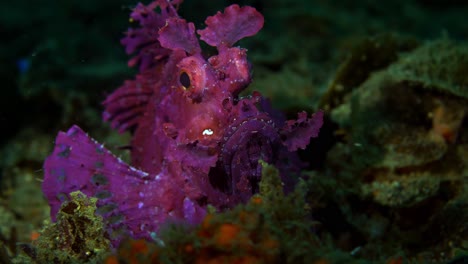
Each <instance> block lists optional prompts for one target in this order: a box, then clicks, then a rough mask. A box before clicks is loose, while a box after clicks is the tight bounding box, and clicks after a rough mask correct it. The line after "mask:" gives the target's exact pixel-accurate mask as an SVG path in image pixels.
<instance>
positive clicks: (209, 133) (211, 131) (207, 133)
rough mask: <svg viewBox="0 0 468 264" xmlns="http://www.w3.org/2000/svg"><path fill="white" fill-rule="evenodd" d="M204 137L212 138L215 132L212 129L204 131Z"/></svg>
mask: <svg viewBox="0 0 468 264" xmlns="http://www.w3.org/2000/svg"><path fill="white" fill-rule="evenodd" d="M202 135H203V136H211V135H213V130H211V129H210V128H207V129H205V130H203V133H202Z"/></svg>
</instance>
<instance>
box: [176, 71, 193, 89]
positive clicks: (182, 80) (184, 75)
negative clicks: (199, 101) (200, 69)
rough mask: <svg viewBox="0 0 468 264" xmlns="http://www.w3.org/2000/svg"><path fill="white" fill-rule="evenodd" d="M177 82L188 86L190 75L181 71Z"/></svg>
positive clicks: (186, 87)
mask: <svg viewBox="0 0 468 264" xmlns="http://www.w3.org/2000/svg"><path fill="white" fill-rule="evenodd" d="M179 82H180V84H182V86H183V87H184V88H185V89H188V88H189V87H190V85H191V84H190V76H189V75H188V74H187V73H186V72H182V73H181V74H180V76H179Z"/></svg>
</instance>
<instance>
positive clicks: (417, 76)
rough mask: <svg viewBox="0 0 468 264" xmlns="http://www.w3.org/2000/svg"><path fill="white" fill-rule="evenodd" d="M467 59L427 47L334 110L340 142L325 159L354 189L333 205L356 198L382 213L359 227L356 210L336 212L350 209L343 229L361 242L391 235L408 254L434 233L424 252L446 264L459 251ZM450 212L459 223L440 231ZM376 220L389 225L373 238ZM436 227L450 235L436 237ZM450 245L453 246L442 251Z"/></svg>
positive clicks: (437, 44) (443, 44)
mask: <svg viewBox="0 0 468 264" xmlns="http://www.w3.org/2000/svg"><path fill="white" fill-rule="evenodd" d="M467 55H468V47H467V46H466V45H464V44H458V43H456V42H454V41H451V40H448V39H446V38H442V39H440V40H437V41H432V42H428V43H426V44H424V45H422V46H420V47H419V48H417V49H414V50H413V51H412V52H408V53H402V54H400V56H399V59H398V60H396V61H395V62H393V63H392V64H390V65H389V66H388V67H386V68H384V69H383V70H381V71H378V70H377V71H376V72H374V73H373V74H372V75H370V76H369V78H367V79H366V80H365V81H364V82H362V84H360V85H359V86H358V87H356V88H354V89H352V90H351V91H348V94H347V95H344V96H343V99H342V100H343V102H342V103H341V104H338V105H337V106H336V107H335V108H334V109H332V111H331V118H332V119H333V120H334V121H335V122H337V123H338V125H339V130H338V131H339V134H340V135H342V137H343V139H342V142H341V143H338V144H337V145H336V146H335V147H334V148H333V149H331V150H330V152H329V153H328V163H329V166H328V168H329V169H330V171H331V173H333V174H335V173H336V177H340V178H341V181H343V182H347V183H348V184H350V186H353V188H348V193H347V194H341V195H337V197H335V198H334V199H340V200H341V199H345V198H344V197H350V196H354V195H355V198H354V199H356V198H358V199H360V201H361V203H364V202H366V203H367V204H368V206H377V207H379V208H380V210H379V211H374V212H373V213H372V214H367V213H365V215H366V217H368V219H364V218H363V217H362V216H360V217H358V216H357V215H356V213H357V211H355V210H354V209H353V207H354V206H355V205H354V204H349V203H347V204H346V206H341V207H343V208H346V207H348V206H350V207H351V208H347V209H346V210H352V211H353V212H354V213H352V214H348V215H346V217H347V221H349V222H350V223H352V225H354V226H355V227H356V228H357V229H358V230H359V232H360V233H361V234H365V236H366V238H365V239H366V240H374V239H381V238H380V237H381V236H389V235H390V234H391V236H395V237H398V238H399V239H400V240H401V243H402V245H404V246H405V247H411V246H415V243H417V242H416V241H420V239H422V238H426V237H427V236H428V235H429V234H433V232H435V231H434V230H439V232H440V233H438V235H434V236H432V237H431V238H430V239H427V240H425V243H424V244H425V245H426V246H427V245H431V244H432V245H438V246H437V247H439V249H438V251H442V252H444V253H442V254H444V255H445V256H446V257H445V258H447V256H450V255H452V256H453V252H452V250H453V249H454V248H457V247H463V245H462V242H461V241H463V239H462V238H463V237H464V236H466V235H467V232H468V228H467V226H466V223H467V221H468V214H467V210H466V208H467V202H466V201H467V200H466V195H465V194H464V193H465V192H466V188H467V187H468V186H467V184H466V183H467V181H466V175H467V172H468V163H466V153H467V147H468V145H467V141H466V139H467V135H468V134H467V131H468V130H467V126H466V125H467V119H466V112H467V110H468V109H467V107H466V106H467V105H468V101H467V99H468V98H467V96H466V91H467V90H468V86H467V84H466V80H465V75H464V74H461V73H462V72H465V70H464V69H466V67H467V65H468V59H467V58H468V57H467ZM350 68H352V67H350ZM340 76H342V73H340V74H339V75H338V78H341V77H340ZM333 104H334V103H331V104H330V105H333ZM342 196H343V197H342ZM369 199H370V201H369ZM361 206H363V205H362V204H361ZM455 208H458V209H455ZM452 210H459V215H458V216H457V218H458V220H459V221H458V220H457V221H455V222H452V223H450V224H449V223H443V222H444V221H443V220H442V219H450V218H451V216H450V215H451V211H452ZM418 214H419V215H418ZM378 219H381V220H383V219H387V220H384V221H383V222H382V225H381V227H379V229H380V230H379V231H376V230H375V231H373V230H372V228H374V227H373V225H372V224H371V223H373V222H378V221H380V220H378ZM390 221H391V222H393V224H392V225H391V226H389V224H388V223H389V222H390ZM441 221H442V222H441ZM385 222H386V223H385ZM363 223H367V224H363ZM439 225H442V226H446V227H448V226H450V228H448V229H447V230H441V229H440V228H437V227H436V226H439ZM449 230H451V231H449ZM453 230H457V231H456V232H453ZM376 232H378V233H376ZM376 236H377V237H376ZM403 237H406V239H402V238H403ZM460 239H461V240H460ZM448 241H452V243H451V246H449V247H447V246H443V245H444V244H445V245H447V243H448ZM453 241H458V243H453ZM419 246H422V245H419ZM434 257H435V256H434ZM437 258H439V257H437ZM440 258H441V259H439V260H438V261H442V259H444V258H442V257H440Z"/></svg>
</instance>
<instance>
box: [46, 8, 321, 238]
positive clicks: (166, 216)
mask: <svg viewBox="0 0 468 264" xmlns="http://www.w3.org/2000/svg"><path fill="white" fill-rule="evenodd" d="M180 2H181V1H180V0H179V1H168V0H166V1H164V0H158V1H155V2H152V3H151V4H149V5H148V6H144V5H142V4H138V5H137V7H136V8H135V9H134V11H133V12H132V14H131V17H132V19H133V20H135V21H137V22H138V23H139V24H140V26H141V27H140V28H138V29H130V30H129V32H128V33H127V36H126V37H125V38H124V39H123V40H122V43H123V44H124V45H125V46H126V48H127V52H129V53H134V52H137V53H136V55H135V57H133V58H132V59H131V60H130V62H129V65H131V66H134V65H137V64H139V65H140V73H139V74H138V75H137V76H136V78H135V79H134V80H129V81H126V82H125V83H124V84H123V86H121V87H120V88H118V89H117V90H116V91H115V92H114V93H113V94H111V95H110V96H109V97H108V98H107V99H106V100H105V101H104V103H103V104H104V106H105V111H104V113H103V118H104V120H106V121H109V122H110V123H111V125H112V127H114V128H116V129H117V130H118V131H120V132H123V131H126V130H128V131H131V132H132V133H133V139H132V142H131V146H132V149H131V154H132V166H130V165H127V164H125V163H123V162H122V161H120V160H119V159H117V158H116V157H114V156H113V155H112V154H111V153H110V152H109V151H107V150H105V149H104V148H103V147H102V146H101V145H99V144H98V143H97V142H95V141H94V140H92V139H91V138H89V137H88V136H87V135H86V134H85V133H84V132H83V131H82V130H81V129H80V128H79V127H77V126H73V127H72V128H71V129H70V130H69V131H68V132H66V133H64V132H60V133H59V135H58V137H57V140H56V147H55V149H54V152H53V153H52V155H50V156H49V157H48V158H47V160H46V161H45V164H44V170H45V176H44V183H43V191H44V193H45V195H46V197H47V199H48V200H49V204H50V205H51V215H52V218H53V219H54V218H55V215H56V213H57V212H58V210H59V207H60V204H61V203H62V202H63V201H64V200H65V199H67V198H68V197H69V196H68V194H69V193H70V192H72V191H75V190H81V191H82V192H84V193H85V194H87V195H90V196H96V197H98V198H99V201H98V207H99V209H98V210H99V213H100V214H101V215H103V216H104V220H105V222H106V224H107V228H108V232H109V233H110V235H111V237H112V241H113V242H114V244H115V245H117V244H118V243H119V242H120V240H121V239H122V238H123V237H124V236H125V235H129V236H131V237H133V238H147V239H150V238H151V237H152V236H154V232H157V231H158V230H159V228H160V226H161V225H162V224H163V223H164V222H166V221H182V220H184V221H188V222H189V223H193V224H196V223H199V222H200V221H201V219H202V218H203V216H204V215H205V213H206V210H205V208H206V205H207V204H210V205H212V206H214V207H215V208H217V209H218V210H222V209H225V208H231V207H233V206H234V205H236V204H238V203H240V202H244V201H246V200H248V199H249V198H250V197H251V196H252V194H253V193H255V192H256V191H257V188H258V185H257V184H258V181H259V180H260V175H261V167H260V165H259V163H258V160H259V159H262V160H265V161H267V162H269V163H272V164H275V165H276V166H277V167H278V168H279V169H280V171H281V172H282V179H283V181H284V182H285V183H286V187H291V186H292V184H293V180H292V178H291V177H288V176H289V174H288V173H293V172H298V170H299V169H300V168H301V166H302V165H303V164H302V163H301V162H300V161H299V159H298V157H297V155H296V154H295V153H294V152H291V151H295V150H297V149H298V148H305V147H306V146H307V144H308V143H309V140H310V138H311V137H316V136H317V134H318V132H319V129H320V127H321V125H322V116H323V114H322V113H321V112H318V113H316V114H315V115H312V116H311V117H307V114H306V113H305V112H303V113H300V114H299V119H298V120H290V121H286V120H285V119H284V117H282V115H281V114H279V113H278V112H275V111H274V110H273V109H272V108H271V106H270V105H269V103H268V102H267V100H266V99H264V98H263V97H262V96H261V95H260V94H259V93H254V94H253V95H252V96H249V97H243V98H240V97H239V93H240V92H241V91H242V90H243V89H245V88H246V87H247V85H248V84H249V83H250V82H251V75H250V72H251V70H250V66H249V63H248V61H247V56H246V50H245V49H242V48H238V47H232V45H233V44H234V43H235V42H236V41H238V40H239V39H241V38H243V37H246V36H252V35H255V34H256V33H257V32H258V30H260V28H261V27H262V26H263V17H262V16H261V14H260V13H258V12H257V11H256V10H255V9H253V8H251V7H239V6H237V5H232V6H229V7H227V8H226V9H225V11H224V13H219V12H218V14H216V15H215V16H212V17H209V18H208V19H207V20H206V24H207V28H206V29H204V30H199V31H197V32H198V33H199V34H200V36H201V39H202V40H204V41H205V42H207V43H208V44H209V45H212V46H215V47H216V48H217V49H218V54H217V55H214V56H212V57H210V58H208V59H205V57H204V56H203V55H202V53H201V52H202V51H201V48H200V45H199V43H198V40H197V37H196V35H195V27H194V25H193V23H188V22H186V21H185V20H183V19H181V18H179V17H178V15H177V12H176V9H175V4H179V3H180ZM156 7H159V8H160V9H161V13H155V12H154V11H153V9H154V8H156ZM184 85H185V86H184ZM285 161H286V162H285Z"/></svg>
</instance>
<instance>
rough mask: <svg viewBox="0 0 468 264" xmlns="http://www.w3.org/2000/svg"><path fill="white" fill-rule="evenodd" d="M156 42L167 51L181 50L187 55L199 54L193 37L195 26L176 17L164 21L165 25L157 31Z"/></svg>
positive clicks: (198, 46)
mask: <svg viewBox="0 0 468 264" xmlns="http://www.w3.org/2000/svg"><path fill="white" fill-rule="evenodd" d="M158 40H159V42H160V43H161V46H163V47H165V48H167V49H171V50H174V49H183V50H185V51H186V52H187V53H189V54H195V53H200V52H201V49H200V45H198V40H197V37H196V36H195V26H194V25H193V23H187V21H185V20H184V19H181V18H178V17H172V18H169V19H167V20H166V25H165V26H164V27H163V28H161V29H160V30H159V38H158Z"/></svg>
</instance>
